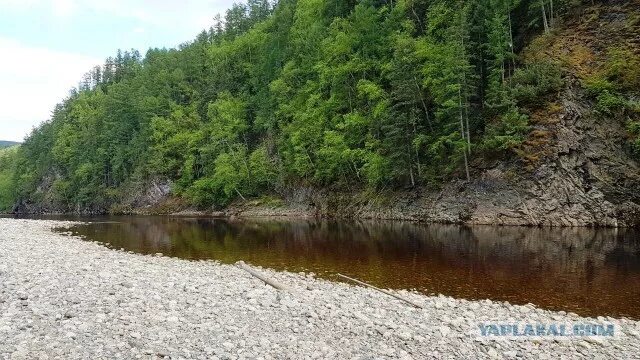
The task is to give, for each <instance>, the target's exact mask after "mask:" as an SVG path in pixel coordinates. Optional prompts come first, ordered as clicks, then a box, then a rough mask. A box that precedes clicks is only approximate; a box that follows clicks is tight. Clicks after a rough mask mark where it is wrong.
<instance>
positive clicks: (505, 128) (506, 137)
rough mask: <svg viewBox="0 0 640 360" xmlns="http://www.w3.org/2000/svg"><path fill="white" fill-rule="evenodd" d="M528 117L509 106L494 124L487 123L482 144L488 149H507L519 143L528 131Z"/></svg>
mask: <svg viewBox="0 0 640 360" xmlns="http://www.w3.org/2000/svg"><path fill="white" fill-rule="evenodd" d="M528 122H529V118H528V117H527V115H525V114H522V113H520V112H519V111H518V109H517V108H515V107H514V108H511V109H510V110H509V111H508V112H507V113H505V114H504V115H502V116H501V117H500V119H499V121H498V122H497V123H495V124H489V126H488V128H487V135H486V136H485V140H484V143H483V146H484V147H485V148H486V149H488V150H492V151H495V150H509V149H513V148H515V147H517V146H518V145H520V144H521V143H522V142H523V141H524V138H525V135H526V134H527V133H528V132H529V125H528Z"/></svg>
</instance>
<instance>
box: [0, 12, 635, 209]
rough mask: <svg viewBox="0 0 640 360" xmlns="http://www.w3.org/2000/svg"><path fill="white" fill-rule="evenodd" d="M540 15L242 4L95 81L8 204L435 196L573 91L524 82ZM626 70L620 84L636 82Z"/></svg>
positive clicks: (616, 76) (103, 205) (536, 78)
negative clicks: (389, 193)
mask: <svg viewBox="0 0 640 360" xmlns="http://www.w3.org/2000/svg"><path fill="white" fill-rule="evenodd" d="M532 4H533V2H532V1H527V0H520V1H502V0H481V1H475V2H471V1H457V0H456V1H454V0H427V1H410V0H401V1H397V2H379V1H372V0H363V1H358V2H354V1H337V0H331V1H322V0H298V1H293V0H281V1H279V2H278V3H277V5H275V6H272V5H270V3H269V2H268V1H265V0H251V1H249V2H248V3H246V4H236V5H234V6H232V7H231V9H229V10H228V11H227V13H226V14H225V15H224V16H223V17H224V20H222V18H223V17H222V16H218V17H217V18H216V21H215V23H214V24H213V26H212V27H211V28H210V29H208V30H206V31H203V32H201V33H200V34H199V35H198V36H197V37H196V39H195V40H194V41H192V42H190V43H186V44H183V45H181V46H180V47H179V48H178V49H151V50H149V51H148V52H147V53H146V55H145V56H142V55H141V54H140V53H138V52H137V51H135V50H131V51H124V52H122V51H118V53H117V54H116V56H115V57H112V58H109V59H107V61H106V63H105V65H104V66H101V67H96V68H94V69H92V70H91V71H90V72H88V73H87V75H86V76H85V77H84V78H83V79H82V81H81V85H80V86H79V88H78V89H74V90H73V91H72V92H71V93H70V96H69V97H68V98H67V99H65V100H64V101H63V102H62V103H61V104H59V105H58V106H57V107H56V109H55V110H54V112H53V116H52V118H51V120H50V121H48V122H46V123H44V124H43V125H42V126H41V127H39V128H37V129H35V131H34V132H33V133H32V134H31V136H29V138H28V139H27V140H26V141H25V143H24V144H23V145H22V146H21V148H20V151H19V152H18V154H17V155H16V156H15V159H14V160H12V161H11V166H9V167H5V168H6V169H9V170H6V169H5V170H2V171H4V173H3V174H5V175H4V176H5V178H4V179H10V181H11V184H12V185H6V184H8V182H7V181H9V180H5V182H4V183H3V184H5V185H3V186H4V189H5V190H4V192H5V193H6V194H9V193H10V195H3V196H4V197H3V199H4V200H2V205H1V206H5V207H7V206H9V205H10V203H12V202H15V201H32V202H43V201H51V202H53V203H55V205H56V206H59V207H61V208H62V209H67V210H77V209H92V210H96V211H100V210H106V209H109V208H111V206H112V205H114V203H117V202H118V201H122V200H123V199H124V198H126V197H127V196H130V195H131V194H128V193H127V191H125V190H124V189H128V188H132V186H131V185H132V184H144V183H147V182H149V181H151V180H152V179H157V178H164V179H168V180H170V181H172V183H173V191H174V193H175V194H177V195H180V196H183V197H185V198H186V199H188V200H189V201H190V202H191V203H192V204H193V205H196V206H200V207H210V206H217V207H220V206H224V205H227V204H229V203H230V202H232V201H234V200H236V199H241V200H242V199H244V198H249V197H256V196H262V195H264V194H270V193H273V192H275V191H276V189H279V188H282V186H281V185H283V183H285V182H296V183H304V184H307V185H312V186H331V187H345V188H347V187H348V188H354V187H355V188H357V187H363V188H366V187H368V188H371V189H375V188H400V187H414V186H420V185H434V184H435V185H437V183H438V182H442V181H444V180H446V178H447V177H449V176H452V174H454V173H455V172H456V171H458V170H460V169H461V168H462V166H466V165H467V164H468V163H470V160H471V159H470V157H472V154H474V153H473V152H472V148H473V147H475V146H476V144H483V143H484V144H487V146H489V147H491V148H494V149H509V148H511V147H514V146H516V145H517V143H518V142H519V141H522V139H523V136H524V134H525V133H526V131H527V119H526V116H524V115H522V114H521V112H520V111H519V109H520V108H524V107H525V106H532V105H538V104H540V103H541V102H542V101H544V99H543V98H544V97H545V96H547V95H548V94H550V93H552V92H554V91H557V90H559V89H560V87H561V86H562V78H561V72H560V69H559V68H558V67H557V66H556V65H554V64H552V63H546V62H543V63H536V64H531V65H528V66H526V67H523V68H519V69H516V68H515V67H516V58H515V54H514V53H513V49H514V48H521V47H522V46H523V45H524V44H523V43H522V39H526V38H528V36H526V35H528V34H522V33H519V34H517V35H519V36H518V37H517V38H516V40H515V41H517V42H518V43H515V44H514V43H513V41H514V36H513V35H514V34H513V32H514V31H522V29H530V28H535V27H536V26H537V25H536V24H535V22H533V21H532V20H534V18H535V19H537V18H538V17H539V12H536V13H535V15H531V14H529V13H527V11H526V9H527V8H528V7H530V6H532ZM536 4H539V3H536ZM556 6H557V8H558V9H564V8H565V7H566V2H564V1H560V0H559V1H558V2H556ZM531 24H533V25H531ZM514 29H515V30H514ZM614 55H615V56H613V59H614V60H613V62H612V64H611V66H610V68H611V69H610V72H609V73H608V75H607V76H608V77H610V79H608V80H609V81H614V80H615V81H623V82H624V83H625V84H632V83H633V82H634V81H635V80H634V77H633V76H630V75H627V73H626V72H627V70H628V69H627V68H625V67H624V66H625V64H624V61H623V60H620V59H626V58H625V56H627V55H625V54H622V53H616V54H614ZM625 61H626V60H625ZM599 93H600V92H599ZM484 119H492V120H493V119H496V120H495V121H489V125H488V128H485V127H486V126H487V125H486V124H485V120H484ZM483 137H486V138H487V140H486V141H485V140H484V138H483ZM7 189H8V190H7Z"/></svg>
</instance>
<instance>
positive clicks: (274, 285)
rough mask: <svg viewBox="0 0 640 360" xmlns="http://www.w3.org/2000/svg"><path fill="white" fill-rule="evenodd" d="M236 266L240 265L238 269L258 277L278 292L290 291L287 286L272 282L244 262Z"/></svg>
mask: <svg viewBox="0 0 640 360" xmlns="http://www.w3.org/2000/svg"><path fill="white" fill-rule="evenodd" d="M236 265H238V267H240V268H241V269H243V270H245V271H246V272H248V273H249V274H251V275H253V276H255V277H257V278H258V279H260V280H262V281H263V282H264V283H265V284H267V285H271V286H273V287H274V288H276V289H278V290H285V291H286V290H289V289H288V288H287V287H286V286H284V285H282V284H280V283H279V282H277V281H274V280H271V279H269V278H267V277H266V276H264V275H263V274H261V273H259V272H257V271H255V270H254V269H253V268H251V267H250V266H249V265H247V264H245V263H244V261H238V262H237V263H236Z"/></svg>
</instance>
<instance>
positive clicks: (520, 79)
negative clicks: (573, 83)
mask: <svg viewBox="0 0 640 360" xmlns="http://www.w3.org/2000/svg"><path fill="white" fill-rule="evenodd" d="M512 81H513V96H514V98H515V99H516V101H517V102H518V104H521V105H536V106H539V105H542V104H543V103H544V101H545V95H547V94H550V93H553V92H557V91H558V90H560V88H561V87H562V85H563V84H564V82H563V80H562V71H561V69H560V67H559V66H558V65H557V64H555V63H553V62H550V61H544V62H537V63H533V64H530V65H527V66H525V67H523V68H520V69H517V70H516V71H515V72H514V73H513V78H512Z"/></svg>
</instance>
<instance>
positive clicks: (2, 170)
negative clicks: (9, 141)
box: [0, 147, 18, 212]
mask: <svg viewBox="0 0 640 360" xmlns="http://www.w3.org/2000/svg"><path fill="white" fill-rule="evenodd" d="M17 157H18V147H9V148H4V149H0V212H4V211H10V210H11V208H12V207H13V205H14V204H15V201H16V192H15V183H14V180H15V179H14V178H13V174H14V171H15V166H16V162H17Z"/></svg>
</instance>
